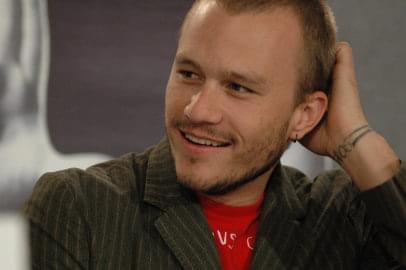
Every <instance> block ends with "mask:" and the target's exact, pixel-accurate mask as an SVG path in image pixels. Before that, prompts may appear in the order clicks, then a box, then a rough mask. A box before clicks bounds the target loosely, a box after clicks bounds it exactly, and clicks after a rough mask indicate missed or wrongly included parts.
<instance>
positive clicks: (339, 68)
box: [334, 42, 357, 87]
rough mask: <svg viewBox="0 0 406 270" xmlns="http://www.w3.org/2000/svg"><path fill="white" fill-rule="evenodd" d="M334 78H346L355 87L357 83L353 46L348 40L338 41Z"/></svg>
mask: <svg viewBox="0 0 406 270" xmlns="http://www.w3.org/2000/svg"><path fill="white" fill-rule="evenodd" d="M334 78H335V79H338V80H343V79H345V80H346V81H347V82H348V83H350V84H351V85H353V86H354V87H356V85H357V80H356V76H355V67H354V60H353V54H352V48H351V46H350V44H349V43H348V42H338V43H337V50H336V65H335V69H334Z"/></svg>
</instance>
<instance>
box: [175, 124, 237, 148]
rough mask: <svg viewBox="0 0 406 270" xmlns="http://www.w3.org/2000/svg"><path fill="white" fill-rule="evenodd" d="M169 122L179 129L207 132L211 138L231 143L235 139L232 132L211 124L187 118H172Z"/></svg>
mask: <svg viewBox="0 0 406 270" xmlns="http://www.w3.org/2000/svg"><path fill="white" fill-rule="evenodd" d="M171 122H172V126H173V127H175V128H177V129H180V130H184V131H185V130H189V131H191V130H194V131H198V132H199V133H203V134H207V135H209V136H210V137H212V138H216V139H220V140H223V141H228V142H231V143H234V142H235V141H236V139H235V137H234V136H233V135H232V134H230V133H229V132H225V131H222V130H219V129H218V128H216V127H214V126H212V125H208V124H197V123H192V122H191V121H190V120H188V119H182V120H176V119H173V120H172V121H171Z"/></svg>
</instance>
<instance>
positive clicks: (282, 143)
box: [167, 122, 289, 195]
mask: <svg viewBox="0 0 406 270" xmlns="http://www.w3.org/2000/svg"><path fill="white" fill-rule="evenodd" d="M185 125H187V124H185V123H177V122H175V123H173V125H172V126H173V127H180V126H182V127H185ZM200 129H203V130H205V129H207V131H208V133H210V134H214V133H215V132H216V131H214V130H213V129H211V128H204V127H200ZM287 129H288V123H287V122H285V123H283V124H282V125H281V126H279V127H274V128H273V129H272V130H271V131H270V132H269V133H268V135H267V137H266V138H265V139H264V140H263V141H262V142H259V143H257V144H255V145H253V146H251V147H249V148H248V149H246V150H245V151H244V153H240V154H239V157H238V159H237V161H238V162H236V170H237V171H238V170H240V168H239V167H243V166H246V168H245V169H244V170H243V171H238V172H228V174H227V175H224V176H221V177H219V178H218V179H216V180H212V181H205V179H202V178H200V177H199V176H198V175H188V174H184V173H182V172H180V171H178V170H176V171H177V172H176V173H177V177H178V182H179V184H181V185H182V186H185V187H186V188H188V189H192V190H194V191H198V192H201V193H204V194H207V195H224V194H227V193H230V192H233V191H235V190H237V189H240V188H242V187H243V186H245V185H247V184H248V183H250V182H253V181H255V180H256V179H258V177H260V176H261V175H263V174H265V173H266V172H268V171H269V170H271V169H273V168H274V167H275V165H276V164H277V163H278V162H279V159H280V157H281V156H282V154H283V153H284V152H285V150H286V149H287V147H288V145H289V142H288V141H287V139H286V133H287ZM167 133H168V128H167ZM168 138H169V140H170V136H169V134H168ZM172 147H173V146H172V145H171V148H172ZM172 155H173V156H174V159H175V164H176V158H175V155H174V154H173V150H172ZM258 157H262V159H260V158H258ZM253 160H255V162H253ZM189 162H190V163H191V164H194V163H196V162H199V161H198V159H195V158H190V159H189ZM258 164H259V165H258ZM175 167H176V166H175Z"/></svg>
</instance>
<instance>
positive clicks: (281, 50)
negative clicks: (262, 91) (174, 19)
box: [178, 1, 303, 73]
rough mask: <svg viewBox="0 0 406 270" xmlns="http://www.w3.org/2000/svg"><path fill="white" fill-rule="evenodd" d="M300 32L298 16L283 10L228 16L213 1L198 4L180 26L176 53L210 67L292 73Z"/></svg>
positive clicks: (298, 48) (287, 9)
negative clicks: (192, 57)
mask: <svg viewBox="0 0 406 270" xmlns="http://www.w3.org/2000/svg"><path fill="white" fill-rule="evenodd" d="M301 32H302V31H301V26H300V21H299V18H298V16H297V15H296V13H295V12H294V11H293V10H292V9H290V8H287V7H275V8H272V9H269V10H266V11H263V12H242V13H238V14H231V13H229V12H227V11H226V10H224V9H223V8H222V7H220V6H219V5H218V4H217V3H216V1H201V2H200V3H198V4H196V5H195V6H194V7H193V9H192V10H191V12H190V13H189V15H188V17H187V19H186V20H185V22H184V26H183V29H182V33H181V37H180V40H179V47H178V53H179V52H181V53H182V54H186V55H192V56H194V57H196V58H200V60H201V61H207V62H210V64H211V65H215V64H216V63H222V64H227V65H230V66H234V67H238V68H247V69H255V70H256V71H258V72H265V73H268V72H272V73H274V71H273V70H274V69H278V71H279V72H280V73H283V72H285V73H286V72H290V73H292V72H293V73H294V72H295V71H294V70H292V68H293V67H296V66H297V61H298V59H299V56H300V53H301V48H302V44H303V42H302V35H301ZM276 67H277V68H276Z"/></svg>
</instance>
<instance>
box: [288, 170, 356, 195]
mask: <svg viewBox="0 0 406 270" xmlns="http://www.w3.org/2000/svg"><path fill="white" fill-rule="evenodd" d="M283 170H284V172H285V175H286V176H287V179H288V180H289V182H290V183H291V184H292V186H293V188H294V190H295V192H296V194H297V195H298V196H299V198H311V199H313V200H316V201H318V202H323V201H326V200H334V199H338V198H340V197H342V196H344V197H347V198H353V197H354V196H356V195H357V194H358V193H359V190H358V189H357V188H356V187H355V186H354V185H353V183H352V181H351V179H350V177H349V176H348V175H347V174H346V173H345V172H344V171H342V170H328V171H324V172H322V173H321V174H319V175H318V176H317V177H316V178H315V179H313V180H310V179H309V178H308V177H307V176H306V175H305V174H304V173H302V172H301V171H300V170H298V169H296V168H292V167H289V166H283Z"/></svg>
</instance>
